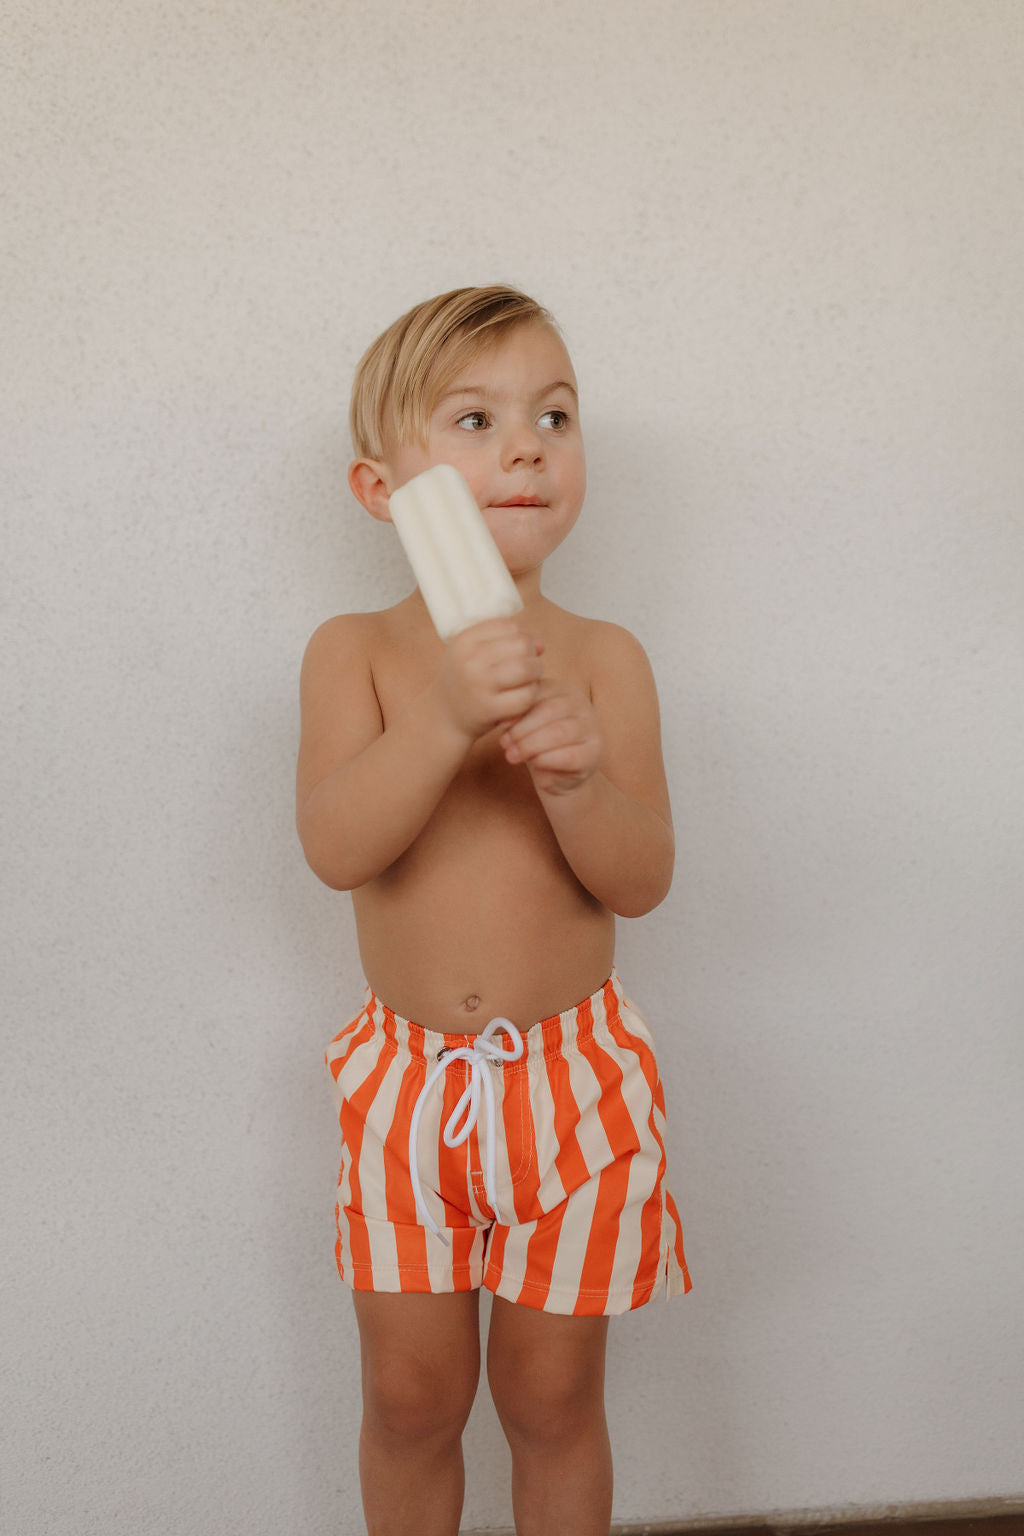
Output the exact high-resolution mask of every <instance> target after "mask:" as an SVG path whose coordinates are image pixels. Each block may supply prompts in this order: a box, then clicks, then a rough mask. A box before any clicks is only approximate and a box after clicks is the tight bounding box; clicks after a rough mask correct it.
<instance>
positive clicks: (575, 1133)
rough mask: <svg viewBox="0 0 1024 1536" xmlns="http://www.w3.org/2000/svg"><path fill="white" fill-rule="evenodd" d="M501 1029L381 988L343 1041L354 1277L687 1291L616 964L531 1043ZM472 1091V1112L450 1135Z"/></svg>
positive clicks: (642, 1048) (642, 1061) (656, 1098)
mask: <svg viewBox="0 0 1024 1536" xmlns="http://www.w3.org/2000/svg"><path fill="white" fill-rule="evenodd" d="M503 1024H504V1021H503ZM488 1033H489V1034H491V1036H492V1039H491V1045H490V1047H489V1048H488V1047H487V1046H484V1047H481V1046H480V1045H479V1042H480V1039H481V1037H480V1036H476V1035H453V1034H440V1033H438V1032H436V1031H433V1030H427V1029H423V1028H422V1026H421V1025H419V1024H413V1023H410V1022H409V1021H408V1020H407V1019H402V1018H399V1017H398V1015H397V1014H395V1013H394V1012H392V1010H391V1009H390V1008H388V1007H386V1006H385V1004H383V1003H382V1002H381V1001H380V999H379V998H377V997H376V996H375V995H374V994H373V992H372V991H371V990H370V989H369V988H367V993H366V1001H365V1004H364V1006H363V1009H362V1011H361V1012H360V1013H359V1014H358V1015H357V1016H356V1017H355V1018H354V1019H353V1020H352V1022H351V1023H350V1024H348V1025H347V1026H346V1027H345V1028H344V1029H343V1030H342V1031H341V1033H340V1034H339V1035H337V1036H336V1037H335V1039H333V1040H332V1041H331V1043H330V1045H329V1047H328V1049H327V1057H326V1060H327V1065H328V1067H329V1068H330V1071H331V1073H332V1075H333V1077H334V1081H335V1089H336V1094H337V1100H338V1109H339V1117H340V1123H341V1140H342V1163H341V1173H340V1176H339V1182H338V1203H337V1208H336V1215H337V1230H338V1238H337V1243H336V1246H335V1252H336V1257H337V1263H338V1272H339V1274H340V1275H341V1277H342V1279H343V1280H345V1281H347V1282H348V1283H349V1284H350V1285H351V1286H352V1287H353V1288H354V1289H355V1290H360V1291H421V1292H422V1291H427V1292H451V1291H469V1290H476V1289H478V1288H479V1287H480V1286H481V1285H483V1286H485V1287H486V1288H487V1289H488V1290H491V1291H493V1292H494V1293H495V1294H496V1295H498V1296H503V1297H505V1298H506V1299H507V1300H509V1301H513V1302H519V1303H520V1304H522V1305H525V1306H528V1307H536V1308H538V1309H540V1310H543V1311H545V1312H560V1313H568V1314H575V1315H578V1316H602V1315H608V1314H613V1313H618V1312H628V1311H630V1310H632V1309H633V1308H634V1307H640V1306H643V1305H644V1303H645V1302H647V1301H650V1300H651V1298H652V1297H653V1296H655V1295H657V1294H658V1293H659V1291H660V1290H661V1289H662V1286H663V1285H664V1288H665V1294H666V1295H667V1296H674V1295H678V1294H679V1293H681V1292H684V1291H688V1290H689V1289H690V1276H689V1273H688V1271H687V1268H686V1259H685V1257H684V1254H683V1237H682V1229H681V1227H680V1223H679V1214H678V1211H677V1209H676V1205H675V1201H674V1200H673V1199H672V1196H671V1195H670V1194H669V1192H668V1190H667V1189H666V1188H665V1144H664V1129H665V1097H664V1092H663V1090H662V1085H661V1080H660V1077H659V1075H658V1067H657V1063H656V1061H655V1056H654V1046H653V1042H652V1040H651V1035H650V1031H649V1029H648V1027H647V1023H646V1020H645V1019H644V1018H643V1015H642V1014H641V1013H640V1012H639V1010H638V1009H637V1008H636V1006H635V1005H634V1004H633V1003H631V1002H630V1001H628V999H627V998H626V997H625V996H624V995H623V991H622V986H621V984H620V982H619V978H618V976H617V974H616V973H615V972H614V971H613V972H612V974H611V976H610V977H609V979H608V981H607V982H606V983H605V985H604V986H603V987H602V988H601V989H600V991H598V992H595V993H594V995H593V997H589V998H587V999H586V1000H585V1001H584V1002H582V1003H580V1004H578V1005H577V1007H575V1008H569V1009H567V1010H566V1012H565V1013H562V1014H556V1015H554V1016H553V1017H552V1018H549V1019H544V1020H542V1021H541V1023H539V1024H534V1025H533V1027H532V1028H531V1029H529V1030H527V1031H526V1032H525V1034H523V1035H522V1036H519V1035H518V1032H516V1031H514V1030H512V1031H510V1038H511V1036H512V1035H515V1038H516V1039H518V1040H521V1042H522V1046H523V1050H522V1054H521V1055H519V1056H518V1059H512V1055H513V1051H510V1050H508V1049H506V1047H505V1046H504V1044H502V1045H501V1048H500V1049H498V1044H499V1042H498V1038H497V1037H496V1036H494V1035H493V1026H492V1027H489V1030H488ZM513 1050H514V1047H513ZM481 1052H483V1054H481ZM456 1053H457V1054H456ZM478 1057H479V1058H480V1059H479V1060H478ZM449 1058H450V1059H449ZM431 1078H433V1081H432V1082H431V1081H430V1079H431ZM484 1078H488V1079H489V1082H485V1081H483V1079H484ZM425 1087H426V1089H427V1091H426V1093H424V1089H425ZM481 1087H482V1089H483V1098H484V1100H485V1103H484V1105H483V1106H482V1109H481V1110H480V1113H481V1114H482V1116H483V1121H484V1124H483V1126H481V1124H480V1121H479V1119H478V1118H476V1111H477V1108H478V1103H479V1099H480V1097H481ZM471 1101H472V1106H473V1109H474V1114H473V1115H472V1116H470V1117H468V1118H470V1119H473V1120H474V1121H475V1123H473V1125H472V1129H470V1130H468V1132H467V1130H466V1125H465V1122H464V1123H463V1127H462V1135H461V1136H457V1135H453V1127H454V1124H455V1122H456V1121H457V1120H458V1118H459V1115H460V1113H464V1111H465V1109H466V1106H467V1105H468V1104H469V1103H470V1102H471ZM417 1105H419V1108H418V1110H417ZM411 1132H414V1137H413V1146H412V1147H410V1133H411ZM482 1133H483V1134H482ZM482 1141H483V1142H484V1155H483V1157H482V1156H481V1142H482ZM411 1168H412V1172H410V1169H411ZM421 1216H422V1217H423V1219H421ZM424 1221H425V1222H426V1224H424ZM431 1227H432V1228H433V1230H430V1228H431ZM436 1234H440V1235H436Z"/></svg>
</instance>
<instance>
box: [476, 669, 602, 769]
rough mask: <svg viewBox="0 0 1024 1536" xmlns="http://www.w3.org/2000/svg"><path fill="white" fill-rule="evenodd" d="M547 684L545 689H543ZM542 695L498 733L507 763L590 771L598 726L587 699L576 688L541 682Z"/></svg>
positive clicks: (598, 746) (597, 752)
mask: <svg viewBox="0 0 1024 1536" xmlns="http://www.w3.org/2000/svg"><path fill="white" fill-rule="evenodd" d="M545 688H547V689H548V690H550V691H548V692H544V691H543V690H544V689H545ZM541 690H542V697H541V698H540V699H539V701H538V702H537V703H536V704H535V705H534V707H533V708H532V709H531V710H529V711H528V713H526V714H525V715H524V716H523V717H522V718H521V719H519V720H516V721H514V722H513V723H512V724H511V725H509V726H508V727H507V728H506V729H505V730H504V731H503V733H502V735H501V746H502V748H503V749H504V752H505V756H506V758H507V760H508V761H509V762H510V763H526V764H528V765H529V767H530V768H531V769H535V768H543V769H545V770H551V771H554V772H561V773H572V774H579V773H584V774H586V773H590V772H592V771H593V769H594V768H595V767H596V766H597V764H598V762H599V761H600V757H601V751H602V737H601V730H600V726H599V723H598V720H597V715H596V713H595V711H594V708H593V705H592V704H591V703H590V701H589V699H587V698H585V697H584V696H583V694H582V693H579V692H578V691H577V690H575V689H568V688H563V687H561V686H560V685H558V684H554V683H548V684H546V685H545V684H541Z"/></svg>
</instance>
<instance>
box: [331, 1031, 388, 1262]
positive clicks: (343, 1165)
mask: <svg viewBox="0 0 1024 1536" xmlns="http://www.w3.org/2000/svg"><path fill="white" fill-rule="evenodd" d="M360 1027H362V1026H360ZM382 1041H383V1035H380V1034H378V1033H374V1034H373V1035H371V1036H370V1038H369V1039H368V1040H365V1041H364V1042H363V1044H362V1045H359V1046H357V1047H356V1048H355V1050H354V1051H353V1052H352V1055H351V1056H350V1057H349V1059H348V1060H347V1061H346V1063H345V1066H344V1073H345V1089H346V1092H347V1093H349V1094H351V1093H354V1092H356V1091H357V1090H358V1089H359V1087H360V1086H361V1085H362V1083H364V1082H365V1081H366V1078H367V1077H368V1076H369V1075H370V1073H371V1072H372V1071H373V1069H374V1067H375V1066H376V1064H377V1061H376V1059H377V1054H378V1052H379V1050H380V1046H381V1043H382ZM360 1067H363V1068H364V1069H365V1070H364V1071H363V1073H362V1076H361V1077H355V1076H354V1073H355V1072H356V1071H357V1070H358V1069H359V1068H360ZM332 1076H333V1074H332ZM333 1087H334V1092H335V1098H336V1101H338V1109H339V1113H340V1110H341V1103H340V1100H341V1089H340V1087H339V1084H338V1081H337V1079H334V1082H333ZM363 1145H364V1146H365V1145H366V1133H365V1131H364V1133H363ZM340 1171H341V1177H340V1179H339V1181H338V1204H339V1206H340V1207H341V1212H342V1214H341V1217H340V1226H341V1259H342V1266H343V1269H344V1277H345V1279H346V1280H348V1281H349V1283H350V1284H351V1282H352V1280H353V1278H354V1271H353V1268H352V1244H351V1238H350V1233H349V1226H348V1219H347V1217H346V1216H345V1215H344V1210H345V1207H346V1206H347V1205H348V1204H349V1202H350V1200H351V1199H352V1153H351V1151H350V1149H349V1147H348V1145H347V1143H345V1142H342V1145H341V1158H340Z"/></svg>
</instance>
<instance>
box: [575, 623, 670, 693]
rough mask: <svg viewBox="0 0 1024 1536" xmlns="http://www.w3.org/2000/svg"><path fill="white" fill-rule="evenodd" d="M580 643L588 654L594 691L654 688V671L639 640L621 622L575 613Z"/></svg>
mask: <svg viewBox="0 0 1024 1536" xmlns="http://www.w3.org/2000/svg"><path fill="white" fill-rule="evenodd" d="M572 619H573V625H574V628H575V629H576V633H577V636H578V644H579V647H580V649H581V650H582V652H583V654H584V655H585V656H586V661H587V672H588V674H589V677H590V685H591V690H592V692H595V693H596V692H597V691H601V692H608V691H611V692H620V691H622V690H623V689H626V690H628V689H632V688H638V687H639V688H640V689H641V690H642V691H644V692H648V691H653V689H654V673H653V671H652V669H651V663H650V661H649V659H648V656H647V652H646V651H645V650H644V648H643V646H642V645H641V643H640V641H639V640H638V639H637V638H636V636H635V635H634V634H631V633H630V631H629V630H628V629H625V628H624V627H623V626H622V625H621V624H613V623H611V622H610V621H609V620H607V619H585V618H580V617H578V616H576V615H573V616H572Z"/></svg>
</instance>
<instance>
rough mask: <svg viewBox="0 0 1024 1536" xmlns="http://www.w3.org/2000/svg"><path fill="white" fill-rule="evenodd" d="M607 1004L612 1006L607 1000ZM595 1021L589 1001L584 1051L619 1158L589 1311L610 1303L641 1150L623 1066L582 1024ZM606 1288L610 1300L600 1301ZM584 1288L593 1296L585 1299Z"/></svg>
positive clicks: (602, 1203)
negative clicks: (624, 1216) (628, 1104)
mask: <svg viewBox="0 0 1024 1536" xmlns="http://www.w3.org/2000/svg"><path fill="white" fill-rule="evenodd" d="M605 1003H606V1006H607V998H606V999H605ZM591 1019H592V1010H591V1006H590V1001H589V999H588V1000H587V1001H586V1002H585V1003H581V1004H580V1007H579V1008H578V1010H577V1021H578V1025H579V1026H580V1028H579V1033H580V1036H581V1038H580V1051H581V1052H582V1054H583V1055H584V1057H585V1058H586V1060H587V1061H588V1062H589V1064H590V1068H591V1070H592V1071H593V1073H594V1076H595V1077H596V1078H597V1080H598V1082H599V1084H600V1086H601V1097H600V1099H599V1100H598V1105H597V1110H598V1114H599V1115H600V1118H601V1124H602V1125H603V1126H604V1132H605V1135H606V1136H607V1138H608V1144H609V1146H610V1147H611V1151H612V1157H613V1158H614V1159H615V1161H614V1162H612V1163H610V1164H609V1166H608V1167H607V1168H605V1169H603V1170H602V1172H601V1178H600V1183H599V1185H598V1194H597V1204H596V1205H595V1207H594V1216H593V1220H592V1222H591V1229H590V1236H589V1238H588V1240H587V1252H586V1257H585V1258H584V1261H583V1273H582V1276H581V1277H580V1294H579V1300H578V1301H577V1307H579V1308H584V1309H586V1311H587V1312H594V1313H603V1311H604V1309H605V1306H606V1305H607V1302H608V1286H609V1283H610V1280H611V1275H612V1269H613V1266H614V1263H615V1249H616V1246H617V1243H618V1235H619V1221H620V1218H621V1215H622V1209H623V1207H624V1205H625V1203H626V1193H627V1190H628V1186H629V1167H630V1162H631V1160H632V1159H631V1156H630V1154H631V1153H633V1152H635V1151H636V1148H637V1142H638V1139H639V1138H638V1136H637V1133H636V1129H635V1128H634V1125H633V1121H632V1119H631V1118H630V1114H629V1110H628V1108H627V1107H626V1103H625V1100H624V1099H623V1097H622V1068H621V1067H620V1066H619V1064H618V1062H616V1061H615V1060H614V1059H613V1058H612V1057H611V1056H609V1054H608V1053H607V1051H605V1050H603V1049H602V1048H601V1046H600V1045H599V1044H598V1042H597V1041H596V1040H595V1039H594V1037H593V1035H592V1034H591V1033H590V1031H589V1030H586V1031H584V1030H583V1028H582V1026H583V1024H584V1023H585V1022H589V1021H590V1020H591ZM602 1290H603V1292H604V1298H603V1300H600V1293H601V1291H602ZM584 1292H589V1293H590V1294H589V1295H588V1296H586V1297H585V1296H584ZM594 1293H597V1294H594ZM599 1301H600V1305H598V1302H599Z"/></svg>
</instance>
